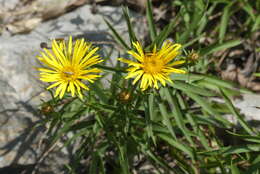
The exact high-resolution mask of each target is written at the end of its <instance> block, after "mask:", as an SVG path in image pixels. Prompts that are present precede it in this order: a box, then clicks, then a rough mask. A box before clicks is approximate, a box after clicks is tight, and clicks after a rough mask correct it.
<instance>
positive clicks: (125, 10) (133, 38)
mask: <svg viewBox="0 0 260 174" xmlns="http://www.w3.org/2000/svg"><path fill="white" fill-rule="evenodd" d="M123 14H124V17H125V20H126V24H127V28H128V34H129V38H130V41H131V45H132V43H133V42H136V41H137V38H136V36H135V32H134V30H133V25H132V22H131V20H130V16H129V10H128V8H127V7H123Z"/></svg>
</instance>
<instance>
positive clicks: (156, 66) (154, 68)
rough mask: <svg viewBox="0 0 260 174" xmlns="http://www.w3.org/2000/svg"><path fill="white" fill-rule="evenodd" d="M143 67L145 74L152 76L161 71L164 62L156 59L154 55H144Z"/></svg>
mask: <svg viewBox="0 0 260 174" xmlns="http://www.w3.org/2000/svg"><path fill="white" fill-rule="evenodd" d="M143 66H144V67H143V68H144V71H145V72H146V73H149V74H154V73H159V72H161V71H162V69H163V67H164V62H163V60H162V59H159V58H158V57H156V55H153V54H148V55H145V58H144V62H143Z"/></svg>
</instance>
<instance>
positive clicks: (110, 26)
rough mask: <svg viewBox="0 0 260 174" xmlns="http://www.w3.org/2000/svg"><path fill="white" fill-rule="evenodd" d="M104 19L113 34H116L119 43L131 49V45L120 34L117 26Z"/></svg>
mask: <svg viewBox="0 0 260 174" xmlns="http://www.w3.org/2000/svg"><path fill="white" fill-rule="evenodd" d="M104 21H105V23H106V24H107V26H108V28H109V29H110V30H111V31H112V34H113V35H114V38H115V40H116V41H117V42H118V44H119V45H121V46H123V47H124V48H125V49H126V50H130V47H129V46H128V45H127V44H126V42H125V41H124V39H123V38H122V37H121V36H120V34H118V32H117V31H116V30H115V28H114V27H113V26H112V25H111V24H110V23H109V22H108V21H107V20H106V19H104Z"/></svg>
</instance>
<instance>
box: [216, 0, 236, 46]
mask: <svg viewBox="0 0 260 174" xmlns="http://www.w3.org/2000/svg"><path fill="white" fill-rule="evenodd" d="M234 2H235V1H233V2H231V3H230V4H229V5H227V6H225V7H224V10H223V14H222V16H221V21H220V29H219V41H220V43H222V42H223V40H224V37H225V34H226V30H227V26H228V23H229V17H230V15H231V9H232V6H233V4H234Z"/></svg>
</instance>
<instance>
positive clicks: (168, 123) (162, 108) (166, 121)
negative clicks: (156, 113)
mask: <svg viewBox="0 0 260 174" xmlns="http://www.w3.org/2000/svg"><path fill="white" fill-rule="evenodd" d="M159 108H160V111H161V114H162V116H163V123H164V124H165V125H166V126H167V128H168V130H169V132H170V133H171V135H172V136H173V137H174V138H175V139H177V137H176V135H175V133H174V130H173V127H172V123H171V120H170V119H169V114H168V113H167V111H166V108H165V106H164V105H163V104H162V103H160V104H159Z"/></svg>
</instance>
